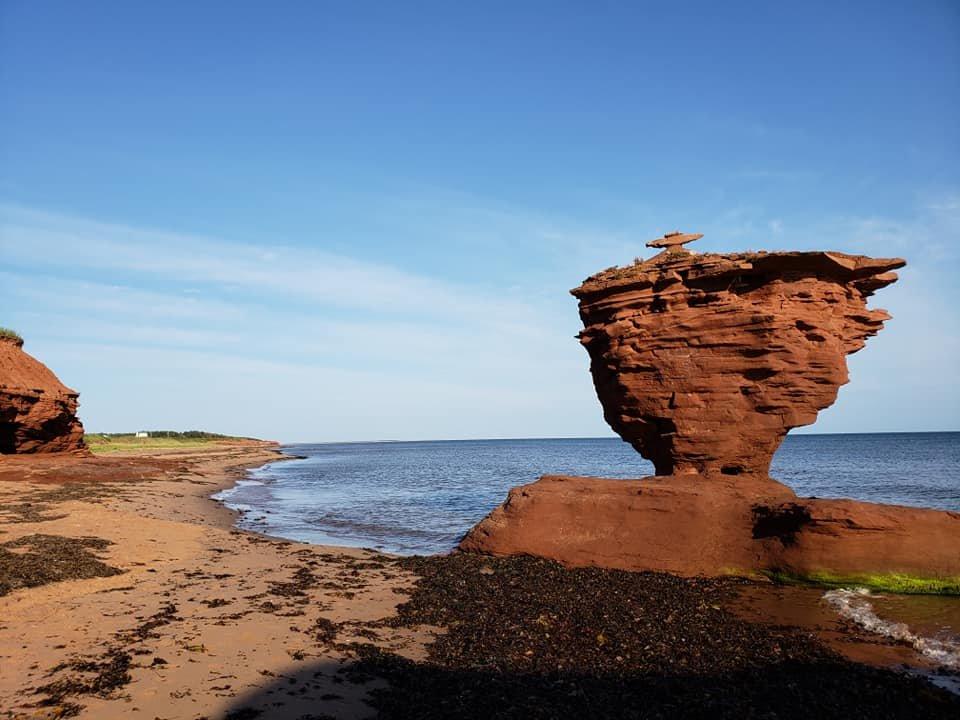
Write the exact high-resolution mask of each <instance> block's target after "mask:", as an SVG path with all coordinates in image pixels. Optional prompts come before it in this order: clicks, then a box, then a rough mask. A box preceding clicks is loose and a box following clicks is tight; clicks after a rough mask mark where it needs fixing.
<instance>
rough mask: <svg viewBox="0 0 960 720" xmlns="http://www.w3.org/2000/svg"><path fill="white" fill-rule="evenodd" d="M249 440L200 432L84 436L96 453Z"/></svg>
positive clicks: (197, 445) (189, 446)
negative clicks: (143, 435) (147, 435)
mask: <svg viewBox="0 0 960 720" xmlns="http://www.w3.org/2000/svg"><path fill="white" fill-rule="evenodd" d="M248 439H250V438H238V437H233V436H231V435H218V434H217V433H208V432H202V431H200V430H190V431H188V432H183V433H180V432H174V431H171V430H159V431H151V432H150V437H136V435H135V434H134V433H87V434H86V435H85V436H84V440H85V441H86V443H87V447H88V448H90V450H92V451H93V452H95V453H109V452H129V451H133V450H164V449H179V448H192V447H202V446H204V445H210V444H212V443H217V442H224V441H230V440H248Z"/></svg>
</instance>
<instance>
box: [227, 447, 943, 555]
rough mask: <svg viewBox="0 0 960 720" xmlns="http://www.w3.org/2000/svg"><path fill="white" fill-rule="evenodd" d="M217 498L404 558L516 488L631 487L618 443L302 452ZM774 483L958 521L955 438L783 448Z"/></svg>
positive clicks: (298, 529)
mask: <svg viewBox="0 0 960 720" xmlns="http://www.w3.org/2000/svg"><path fill="white" fill-rule="evenodd" d="M284 449H285V451H286V452H288V453H290V454H292V455H303V456H305V459H303V460H290V461H287V462H280V463H273V464H270V465H267V466H265V467H262V468H259V469H256V470H253V471H251V472H250V473H249V475H248V477H247V479H245V480H241V481H240V482H239V483H238V485H237V486H236V487H234V488H231V489H229V490H226V491H224V492H222V493H220V494H219V495H218V496H217V497H218V499H221V500H223V501H224V502H225V503H226V504H227V505H228V506H229V507H231V508H234V509H236V510H239V511H241V513H242V516H241V518H240V520H239V525H240V527H243V528H245V529H248V530H255V531H257V532H261V533H266V534H269V535H274V536H278V537H285V538H289V539H291V540H300V541H305V542H312V543H320V544H333V545H352V546H359V547H372V548H377V549H379V550H384V551H387V552H395V553H401V554H413V553H434V552H444V551H447V550H450V549H451V548H453V547H454V545H456V543H457V542H458V541H459V539H460V538H461V537H462V536H463V534H464V533H465V532H466V531H467V530H468V529H469V528H470V527H471V526H473V525H474V524H475V523H476V522H478V521H479V520H480V519H481V518H483V517H484V515H486V514H487V513H488V512H490V510H492V509H493V508H494V507H496V506H497V505H498V504H499V503H500V502H502V501H503V500H504V498H506V495H507V491H508V490H509V489H510V488H511V487H514V486H516V485H522V484H526V483H530V482H533V481H535V480H536V479H537V478H538V477H539V476H540V475H545V474H568V475H595V476H600V477H610V478H637V477H644V476H646V475H651V474H653V466H652V465H651V464H650V463H648V462H647V461H646V460H644V459H643V458H641V457H640V456H639V455H638V454H637V453H636V452H634V450H633V449H632V448H631V447H630V446H629V445H627V444H626V443H624V442H622V441H621V440H619V439H618V438H599V439H596V438H592V439H563V440H463V441H436V442H384V443H342V444H315V445H311V444H303V445H290V446H287V447H285V448H284ZM771 475H772V476H773V477H775V478H777V479H779V480H781V481H783V482H785V483H787V484H788V485H790V486H791V487H792V488H794V490H796V491H797V493H798V494H799V495H805V496H810V495H815V496H818V497H848V498H854V499H857V500H869V501H873V502H884V503H896V504H901V505H915V506H920V507H935V508H942V509H946V510H957V511H960V433H891V434H875V435H792V436H788V437H787V439H786V441H785V442H784V444H783V446H782V447H781V448H780V450H779V451H778V452H777V455H776V457H775V458H774V461H773V467H772V469H771Z"/></svg>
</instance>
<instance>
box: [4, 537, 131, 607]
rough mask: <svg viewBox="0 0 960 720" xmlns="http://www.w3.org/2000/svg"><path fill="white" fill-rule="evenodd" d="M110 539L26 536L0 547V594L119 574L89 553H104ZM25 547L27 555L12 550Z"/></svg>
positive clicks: (118, 571) (116, 570)
mask: <svg viewBox="0 0 960 720" xmlns="http://www.w3.org/2000/svg"><path fill="white" fill-rule="evenodd" d="M110 544H111V543H110V541H109V540H104V539H102V538H95V537H84V538H68V537H61V536H59V535H27V536H25V537H22V538H19V539H17V540H12V541H10V542H5V543H2V544H0V595H6V594H7V593H9V592H11V591H13V590H16V589H18V588H26V587H36V586H38V585H46V584H47V583H51V582H57V581H59V580H78V579H83V578H93V577H109V576H110V575H118V574H120V573H122V572H123V571H122V570H119V569H117V568H115V567H110V566H109V565H107V564H105V563H103V562H101V561H100V560H98V559H97V557H96V556H95V555H94V554H93V553H91V552H90V550H91V549H92V550H103V549H104V548H105V547H107V546H108V545H110ZM19 548H28V550H27V552H12V551H11V549H19Z"/></svg>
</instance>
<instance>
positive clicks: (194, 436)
mask: <svg viewBox="0 0 960 720" xmlns="http://www.w3.org/2000/svg"><path fill="white" fill-rule="evenodd" d="M140 432H145V433H147V434H149V435H150V437H155V438H189V439H191V440H235V439H236V438H235V437H234V436H233V435H221V434H220V433H212V432H207V431H206V430H187V431H185V432H177V431H176V430H141V431H140ZM91 434H93V435H100V436H102V437H108V438H123V437H136V433H132V432H125V433H91Z"/></svg>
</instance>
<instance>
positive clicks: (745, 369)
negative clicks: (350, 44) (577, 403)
mask: <svg viewBox="0 0 960 720" xmlns="http://www.w3.org/2000/svg"><path fill="white" fill-rule="evenodd" d="M690 237H696V236H690ZM903 265H905V262H904V261H903V260H900V259H898V258H891V259H875V258H868V257H863V256H858V255H846V254H843V253H837V252H784V253H763V252H760V253H740V254H726V255H717V254H702V255H695V254H692V253H689V252H686V251H676V250H668V251H667V252H663V253H661V254H660V255H658V256H657V257H655V258H653V259H651V260H647V261H646V262H638V263H635V264H634V265H631V266H629V267H625V268H611V269H609V270H605V271H603V272H601V273H598V274H597V275H594V276H593V277H591V278H588V279H587V280H586V281H585V282H584V283H583V285H581V286H580V287H578V288H576V289H574V290H572V291H571V292H572V293H573V295H574V296H576V297H577V298H578V299H579V301H580V317H581V319H582V320H583V324H584V330H583V331H582V332H581V334H580V340H581V342H582V343H583V345H584V346H585V347H586V349H587V351H588V352H589V354H590V359H591V365H590V369H591V373H592V375H593V381H594V385H595V386H596V390H597V395H598V396H599V398H600V402H601V404H602V406H603V411H604V417H605V418H606V420H607V422H608V423H609V424H610V426H611V427H612V428H613V429H614V430H615V431H616V432H617V433H618V434H619V435H620V436H621V437H622V438H623V439H624V440H626V441H627V442H629V443H631V444H632V445H633V447H634V448H636V450H637V451H638V452H640V454H641V455H643V456H644V457H645V458H648V459H649V460H651V461H652V462H653V463H654V466H655V467H656V472H657V474H658V475H673V474H684V473H700V474H704V475H713V474H719V473H723V474H728V475H740V474H759V475H761V476H766V474H767V472H768V470H769V467H770V461H771V459H772V457H773V454H774V452H775V451H776V449H777V447H778V446H779V445H780V443H781V442H782V441H783V438H784V436H785V435H786V434H787V432H788V431H789V430H790V429H791V428H795V427H798V426H801V425H809V424H811V423H813V422H814V421H815V420H816V417H817V413H818V412H819V411H820V410H822V409H824V408H826V407H828V406H829V405H831V404H833V402H834V401H835V400H836V397H837V391H838V389H839V387H840V386H841V385H843V384H844V383H846V382H847V366H846V356H847V355H849V354H850V353H854V352H856V351H857V350H860V349H861V348H862V347H863V346H864V343H865V341H866V339H867V338H868V337H870V336H871V335H874V334H876V333H877V332H878V331H879V330H880V328H881V327H882V326H883V321H884V320H887V319H889V315H887V313H886V312H884V311H883V310H870V309H868V308H867V304H866V299H867V298H868V297H869V296H870V295H871V294H872V293H873V292H874V291H875V290H877V289H879V288H882V287H884V286H886V285H889V284H890V283H892V282H894V281H895V280H896V279H897V276H896V274H895V273H893V272H890V271H891V270H893V269H895V268H899V267H902V266H903Z"/></svg>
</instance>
